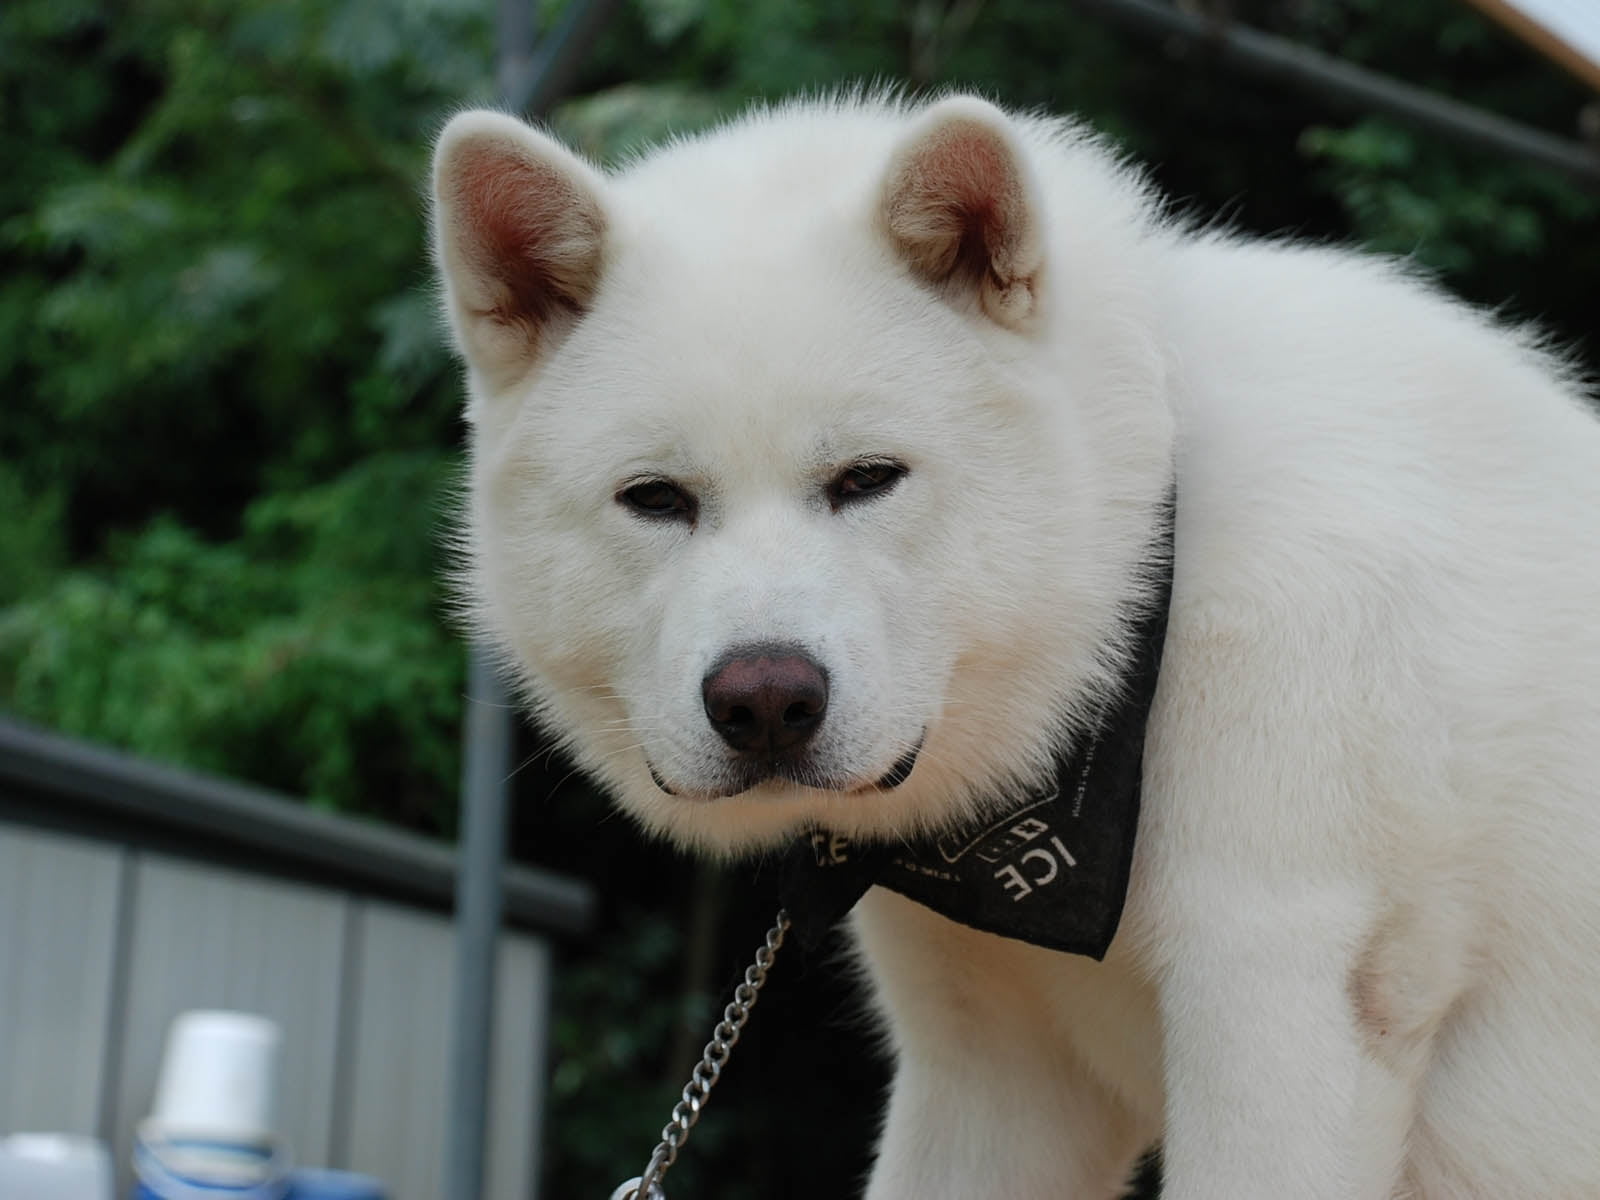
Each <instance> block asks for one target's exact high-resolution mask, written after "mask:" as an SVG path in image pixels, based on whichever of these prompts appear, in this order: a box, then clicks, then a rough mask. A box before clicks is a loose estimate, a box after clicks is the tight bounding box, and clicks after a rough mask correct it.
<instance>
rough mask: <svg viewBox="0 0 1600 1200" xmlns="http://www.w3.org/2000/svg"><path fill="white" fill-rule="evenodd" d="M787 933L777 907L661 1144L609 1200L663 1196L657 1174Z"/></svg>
mask: <svg viewBox="0 0 1600 1200" xmlns="http://www.w3.org/2000/svg"><path fill="white" fill-rule="evenodd" d="M788 932H789V914H788V913H787V912H785V911H784V910H783V909H781V908H780V909H779V910H778V916H777V920H776V921H775V922H774V924H773V926H772V928H771V929H769V930H767V937H766V941H765V942H764V943H763V944H762V946H761V948H760V949H758V950H757V951H756V960H755V962H753V963H751V964H750V965H749V966H748V967H746V968H745V972H744V980H743V982H741V983H740V984H739V986H738V987H736V988H734V989H733V999H732V1000H731V1001H729V1002H728V1006H727V1007H726V1008H724V1009H723V1010H722V1020H720V1021H718V1022H717V1026H716V1028H715V1029H713V1030H712V1031H711V1040H710V1041H709V1042H707V1043H706V1048H705V1050H704V1052H703V1053H702V1054H701V1057H700V1061H699V1062H698V1063H697V1064H695V1068H694V1071H693V1072H692V1073H691V1074H690V1076H689V1082H688V1083H686V1084H684V1087H683V1098H682V1099H681V1100H679V1101H678V1103H677V1104H675V1105H673V1108H672V1118H671V1119H670V1120H669V1121H668V1122H667V1124H666V1127H665V1128H664V1129H662V1131H661V1143H660V1145H658V1146H657V1147H656V1148H655V1153H653V1154H652V1155H651V1156H650V1163H649V1165H648V1166H646V1167H645V1169H644V1174H643V1175H640V1176H639V1177H638V1178H637V1179H630V1180H628V1182H627V1183H625V1184H623V1185H622V1186H621V1187H619V1188H618V1189H617V1190H616V1191H614V1192H612V1193H611V1200H666V1193H665V1192H663V1191H662V1190H661V1180H662V1177H663V1176H665V1175H666V1173H667V1168H669V1167H671V1166H672V1164H673V1163H675V1162H677V1161H678V1151H679V1150H681V1149H682V1148H683V1144H684V1143H685V1142H687V1141H688V1140H689V1131H690V1130H691V1129H693V1128H694V1126H695V1122H696V1121H698V1120H699V1119H700V1113H701V1110H702V1109H704V1108H705V1106H706V1100H707V1099H708V1098H709V1097H710V1095H711V1089H712V1088H714V1087H716V1086H717V1080H718V1079H720V1078H722V1068H723V1067H725V1066H727V1065H728V1057H729V1055H731V1054H732V1052H733V1048H734V1046H735V1045H736V1044H737V1043H738V1041H739V1034H740V1033H742V1032H743V1031H744V1025H745V1022H746V1021H748V1020H749V1019H750V1010H751V1009H752V1008H754V1007H755V1006H756V1001H757V1000H758V999H760V998H761V988H762V985H764V984H765V983H766V982H767V972H768V971H770V970H772V963H773V960H774V959H776V958H777V955H778V950H779V948H780V947H782V945H783V939H784V937H785V936H786V935H787V934H788Z"/></svg>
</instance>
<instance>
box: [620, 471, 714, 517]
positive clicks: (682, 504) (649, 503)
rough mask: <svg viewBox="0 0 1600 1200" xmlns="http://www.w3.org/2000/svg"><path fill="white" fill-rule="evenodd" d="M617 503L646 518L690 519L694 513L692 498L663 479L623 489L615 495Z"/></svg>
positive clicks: (651, 480)
mask: <svg viewBox="0 0 1600 1200" xmlns="http://www.w3.org/2000/svg"><path fill="white" fill-rule="evenodd" d="M617 501H618V503H620V504H622V505H624V506H626V507H628V508H631V509H633V511H634V512H636V513H638V514H640V515H641V516H646V517H692V516H694V513H695V500H694V497H693V496H691V495H689V493H688V492H686V491H684V490H683V489H682V488H680V487H679V486H678V485H677V484H675V483H669V482H668V481H667V480H665V479H650V480H646V481H645V482H644V483H636V484H634V485H633V486H632V487H629V488H623V489H622V491H620V492H618V493H617Z"/></svg>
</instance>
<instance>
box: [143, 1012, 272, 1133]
mask: <svg viewBox="0 0 1600 1200" xmlns="http://www.w3.org/2000/svg"><path fill="white" fill-rule="evenodd" d="M281 1041H282V1034H281V1033H280V1032H279V1030H278V1026H277V1025H276V1024H275V1023H274V1022H272V1021H270V1020H268V1019H267V1018H266V1017H260V1016H256V1015H255V1014H253V1013H240V1012H217V1011H208V1010H194V1011H191V1012H186V1013H181V1014H179V1016H178V1017H177V1018H175V1019H174V1020H173V1022H172V1027H171V1028H170V1029H169V1030H168V1031H167V1045H166V1053H165V1054H164V1055H163V1057H162V1060H161V1076H160V1081H159V1082H158V1083H157V1085H156V1098H155V1106H154V1108H153V1109H152V1110H151V1113H150V1118H149V1121H148V1122H147V1123H148V1125H149V1126H150V1127H152V1128H153V1129H158V1130H161V1131H163V1132H165V1133H167V1134H181V1135H183V1136H184V1137H199V1138H211V1139H215V1140H217V1141H224V1142H234V1143H250V1142H258V1141H267V1140H270V1139H271V1138H272V1137H273V1136H274V1132H275V1121H274V1110H275V1105H276V1099H277V1090H278V1046H279V1043H280V1042H281Z"/></svg>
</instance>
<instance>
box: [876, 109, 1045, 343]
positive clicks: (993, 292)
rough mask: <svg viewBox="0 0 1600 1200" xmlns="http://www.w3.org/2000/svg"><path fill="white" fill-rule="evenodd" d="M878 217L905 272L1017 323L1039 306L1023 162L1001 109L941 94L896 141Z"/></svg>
mask: <svg viewBox="0 0 1600 1200" xmlns="http://www.w3.org/2000/svg"><path fill="white" fill-rule="evenodd" d="M879 211H880V219H881V221H882V225H883V229H884V231H885V233H886V234H887V235H888V238H889V242H890V244H891V245H892V246H893V247H894V248H895V250H896V251H897V252H898V253H899V255H900V257H901V258H902V259H903V260H904V261H905V262H906V264H907V265H908V266H909V267H910V268H911V271H912V273H913V274H915V275H917V276H919V277H920V278H922V279H924V280H926V281H927V282H929V283H932V284H935V285H938V286H940V287H942V288H947V289H949V291H950V293H951V294H952V295H953V296H955V297H965V298H970V299H974V300H976V302H977V303H978V305H979V306H980V308H981V309H982V311H983V312H984V313H986V314H988V316H989V317H990V319H991V320H993V321H995V322H997V323H998V324H1001V325H1004V326H1007V327H1008V328H1012V329H1020V328H1023V327H1025V326H1026V325H1027V324H1028V321H1029V318H1031V317H1032V316H1033V315H1034V313H1035V312H1036V311H1037V310H1038V306H1039V282H1040V276H1041V274H1042V272H1043V268H1044V245H1043V239H1042V237H1041V236H1040V232H1039V218H1038V215H1037V208H1036V203H1035V199H1034V186H1033V179H1032V176H1031V173H1030V172H1029V170H1028V164H1027V161H1026V159H1025V158H1024V156H1023V154H1022V151H1021V147H1020V146H1019V145H1018V144H1017V138H1016V134H1015V133H1014V131H1013V130H1012V128H1011V123H1010V121H1009V120H1008V119H1007V118H1006V115H1005V114H1004V113H1002V112H1001V111H1000V110H999V109H997V108H996V107H994V105H992V104H989V103H987V102H986V101H983V100H978V99H975V98H973V97H968V96H957V97H953V98H951V99H949V100H943V101H940V102H939V103H938V104H935V105H933V106H932V107H931V108H929V109H928V110H927V111H926V112H925V113H923V114H922V115H921V116H920V117H919V118H917V120H916V121H915V123H914V124H913V125H912V127H911V129H910V130H909V131H908V133H907V134H906V136H905V138H904V139H903V140H902V142H901V143H900V147H899V149H898V150H896V152H895V154H894V157H893V158H892V159H891V160H890V163H889V172H888V175H887V177H886V179H885V181H884V186H883V194H882V201H881V206H880V210H879Z"/></svg>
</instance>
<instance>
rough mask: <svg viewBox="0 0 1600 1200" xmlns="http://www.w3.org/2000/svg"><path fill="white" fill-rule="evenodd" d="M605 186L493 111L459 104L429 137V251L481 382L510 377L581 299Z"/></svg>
mask: <svg viewBox="0 0 1600 1200" xmlns="http://www.w3.org/2000/svg"><path fill="white" fill-rule="evenodd" d="M604 187H605V185H604V182H603V181H602V179H601V178H600V175H599V173H598V172H597V171H595V170H594V169H593V168H592V167H590V166H589V165H588V164H587V163H585V162H583V161H582V160H581V159H580V158H578V157H577V156H576V155H575V154H573V153H571V152H570V151H568V150H567V149H566V148H565V147H563V146H561V145H560V144H558V143H557V142H555V141H553V140H552V139H550V138H548V137H546V136H545V135H544V134H542V133H539V132H537V131H535V130H533V129H531V128H529V127H528V126H527V125H525V124H523V123H522V122H521V121H518V120H516V119H515V118H513V117H508V116H505V115H504V114H502V113H495V112H467V113H462V114H460V115H459V116H457V117H455V118H454V119H453V120H451V122H450V123H449V124H448V125H446V126H445V127H444V132H442V133H441V134H440V135H439V141H438V144H437V145H436V146H435V148H434V154H433V241H434V253H435V256H436V259H437V262H438V268H439V275H440V278H441V280H442V282H443V284H444V290H445V302H446V305H447V307H448V311H449V315H450V324H451V328H452V329H453V330H454V332H455V337H456V344H457V346H459V348H460V350H461V353H462V355H463V357H465V358H466V360H467V363H468V364H469V365H470V366H471V367H472V368H473V370H475V371H476V372H478V373H479V375H480V376H481V377H482V378H483V380H484V382H485V383H486V384H488V385H489V387H491V388H494V389H498V388H502V387H505V386H508V385H509V384H511V383H513V382H514V381H515V380H516V379H517V378H518V377H520V376H521V375H522V374H523V373H525V372H526V371H527V369H528V368H529V367H530V366H532V365H533V363H534V362H535V360H536V359H537V358H538V357H539V356H540V355H541V354H542V353H544V351H545V350H546V349H547V348H548V347H549V345H550V343H551V341H552V339H553V338H555V337H557V336H559V335H560V333H561V332H562V331H563V330H565V329H567V328H569V327H570V326H571V324H572V323H573V321H575V320H576V319H577V318H578V317H580V316H581V315H582V314H583V313H584V311H585V310H586V309H587V308H588V306H589V303H590V301H591V300H592V299H593V297H594V293H595V289H596V288H597V286H598V285H599V281H600V272H601V266H602V259H603V257H604V254H603V251H604V244H605V232H606V214H605V207H604V204H603V201H602V197H603V194H604Z"/></svg>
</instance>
